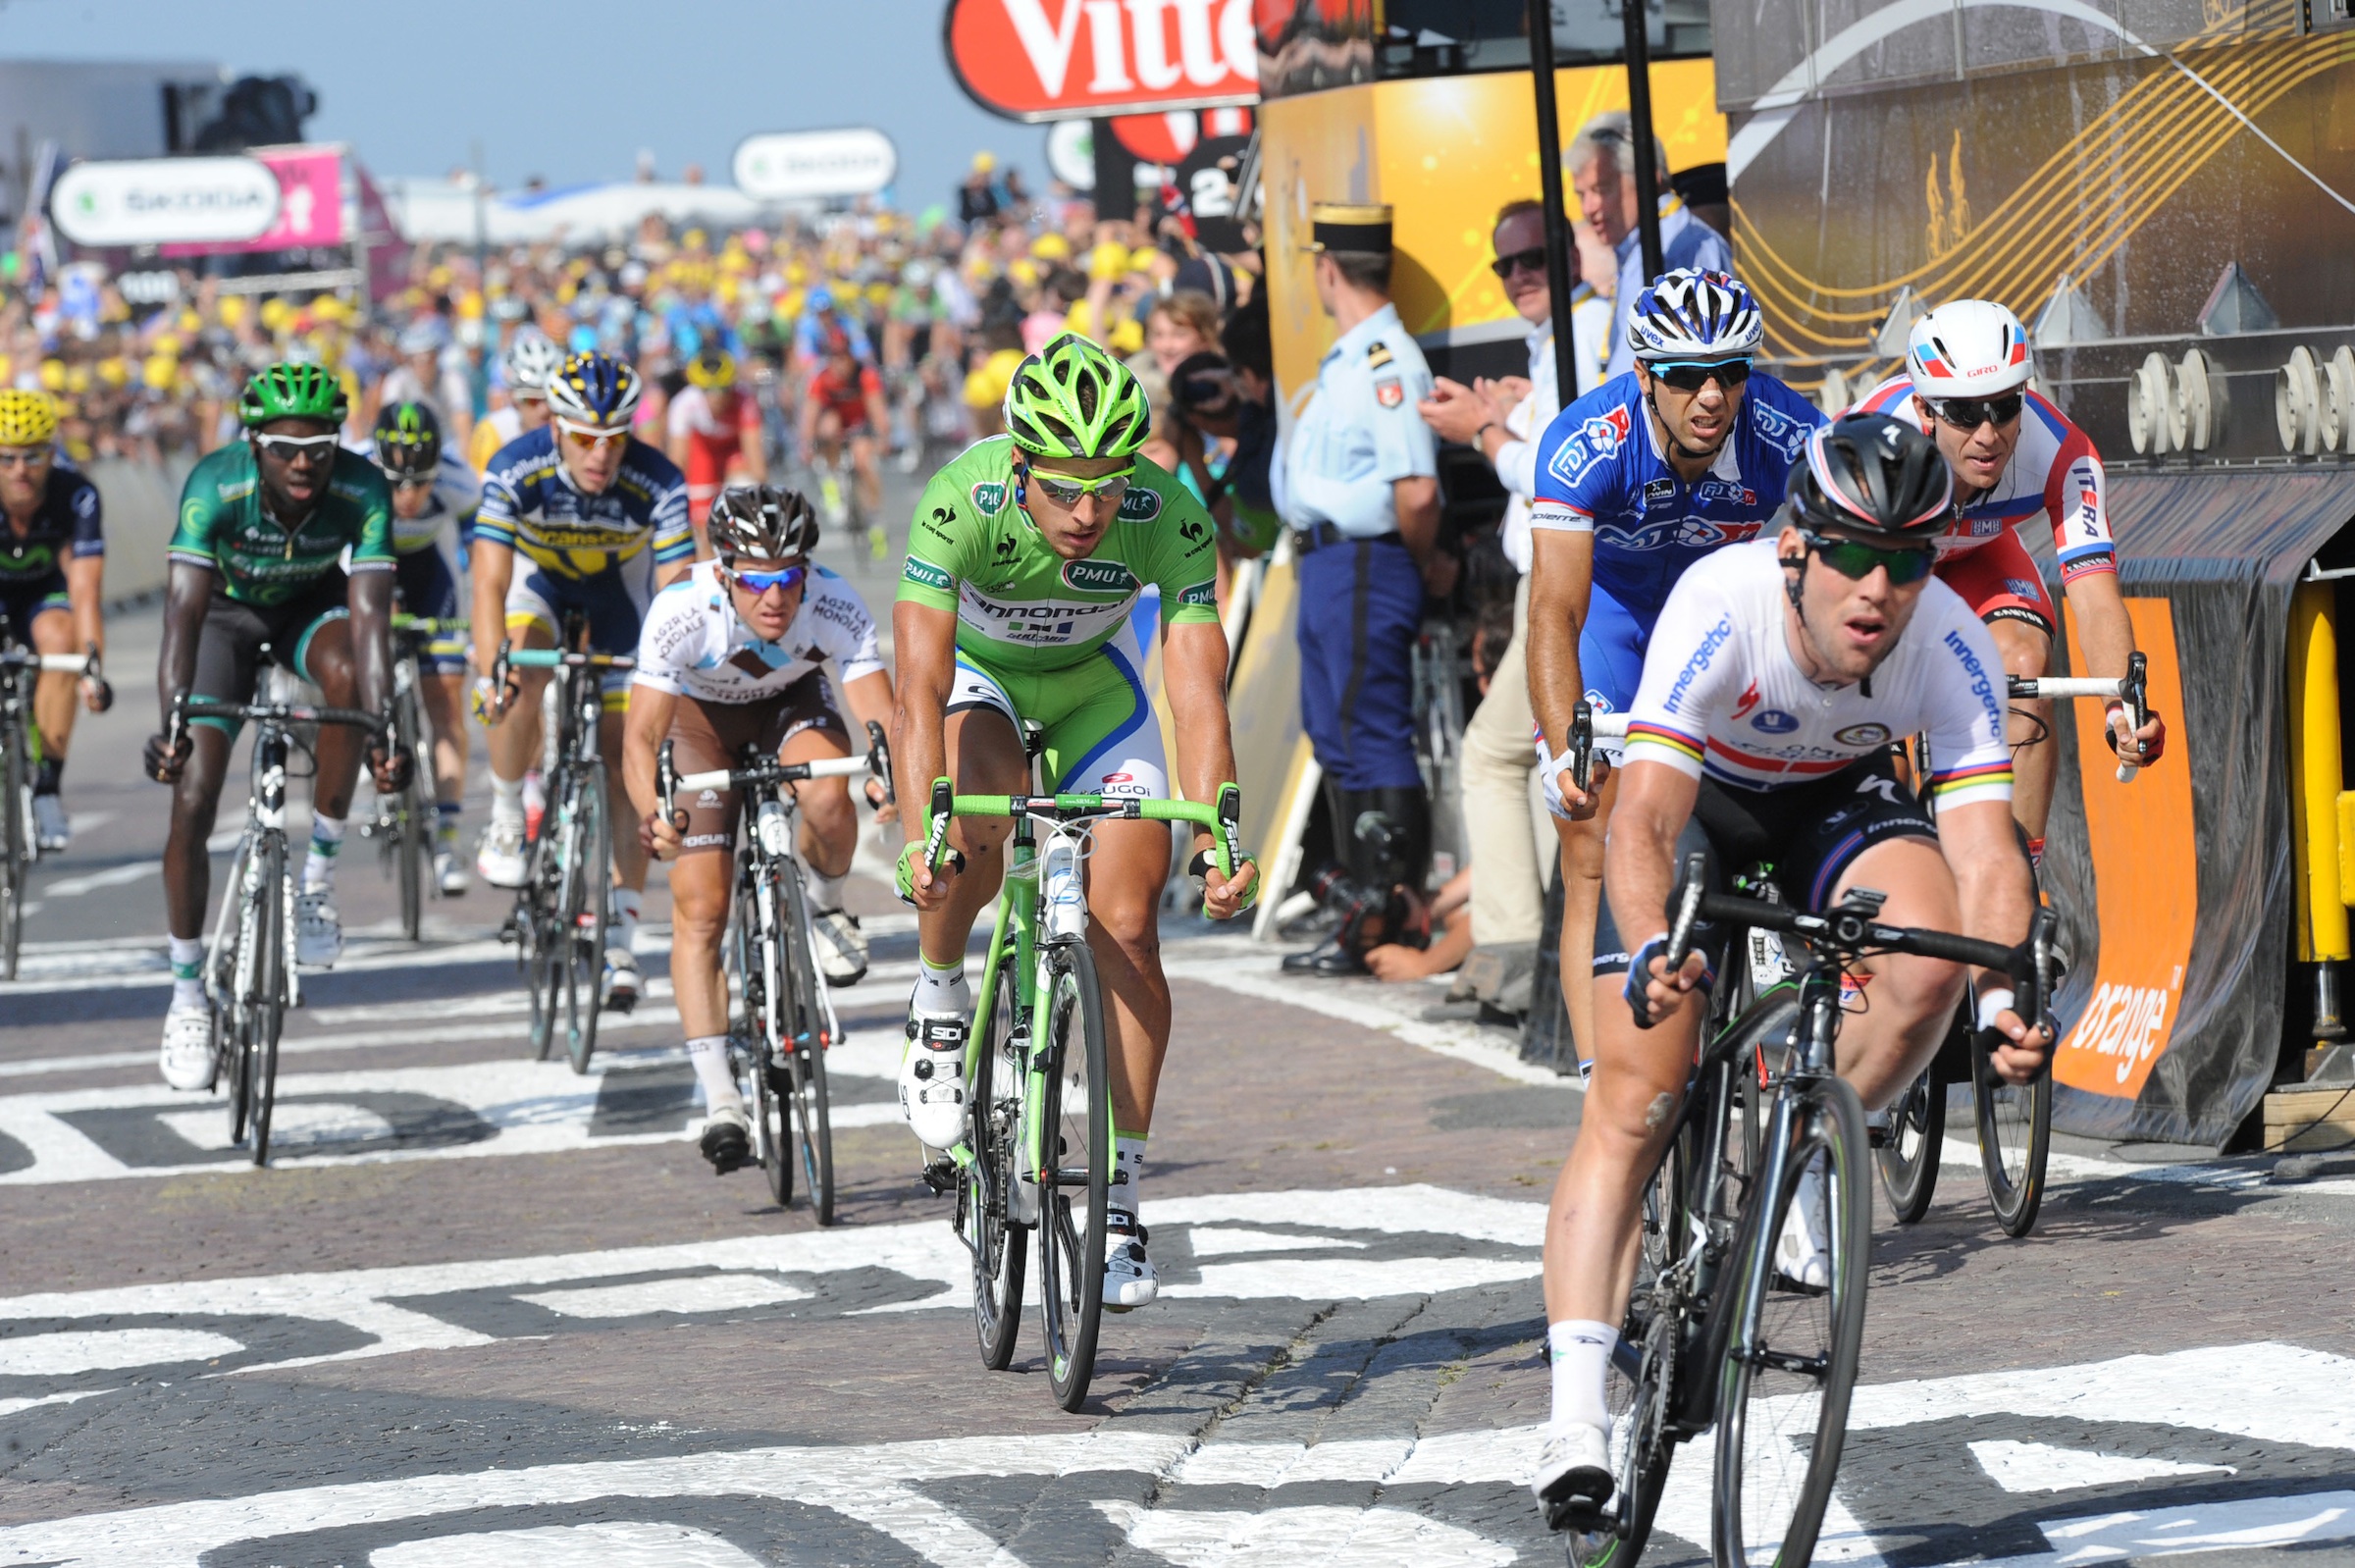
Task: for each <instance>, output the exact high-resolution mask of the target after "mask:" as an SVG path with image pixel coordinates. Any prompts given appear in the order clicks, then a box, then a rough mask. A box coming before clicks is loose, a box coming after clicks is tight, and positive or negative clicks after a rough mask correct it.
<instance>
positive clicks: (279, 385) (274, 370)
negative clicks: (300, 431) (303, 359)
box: [237, 363, 349, 430]
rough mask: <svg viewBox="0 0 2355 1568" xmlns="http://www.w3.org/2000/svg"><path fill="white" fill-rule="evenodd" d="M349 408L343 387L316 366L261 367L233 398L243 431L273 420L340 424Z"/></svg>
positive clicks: (283, 364)
mask: <svg viewBox="0 0 2355 1568" xmlns="http://www.w3.org/2000/svg"><path fill="white" fill-rule="evenodd" d="M348 406H349V405H348V404H347V403H346V402H345V400H344V397H343V384H342V383H341V382H340V381H338V380H337V379H336V378H335V376H334V375H333V374H332V373H330V372H328V371H326V370H324V369H322V368H321V367H319V366H317V365H295V364H285V363H281V364H276V365H265V366H263V367H262V368H261V369H260V370H257V371H255V372H254V374H253V379H252V380H251V381H249V382H247V383H246V384H245V391H244V392H243V394H241V395H240V396H239V397H238V398H237V419H238V421H239V422H240V423H241V424H243V425H244V427H245V428H246V429H247V430H251V429H253V428H254V427H255V426H257V425H267V424H269V423H270V422H271V421H272V420H274V419H318V420H324V421H325V422H326V423H328V424H330V425H340V424H341V423H343V413H344V410H345V408H346V407H348Z"/></svg>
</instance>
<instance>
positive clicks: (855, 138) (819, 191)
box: [734, 127, 900, 201]
mask: <svg viewBox="0 0 2355 1568" xmlns="http://www.w3.org/2000/svg"><path fill="white" fill-rule="evenodd" d="M734 168H735V175H736V188H737V189H739V190H741V191H743V192H744V193H745V194H746V195H748V196H750V197H752V198H753V199H754V200H755V201H815V200H819V199H822V198H824V197H828V196H871V195H873V194H874V193H875V192H876V191H878V190H881V189H882V188H883V187H884V186H885V185H888V184H890V183H891V182H892V178H893V176H895V175H897V174H898V173H899V169H900V155H899V150H898V149H897V148H895V147H894V146H893V145H892V144H891V138H890V137H889V136H887V135H885V134H884V133H883V132H882V131H871V130H867V129H865V128H864V127H859V128H852V129H847V130H842V131H780V132H772V133H770V134H767V135H759V136H747V137H745V138H744V140H742V141H740V142H738V143H737V144H736V158H735V164H734Z"/></svg>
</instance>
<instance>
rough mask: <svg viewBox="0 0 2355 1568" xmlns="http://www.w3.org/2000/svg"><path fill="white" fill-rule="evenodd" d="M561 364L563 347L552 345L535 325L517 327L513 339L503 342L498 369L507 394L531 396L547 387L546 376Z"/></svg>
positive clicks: (553, 372) (551, 373)
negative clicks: (504, 351)
mask: <svg viewBox="0 0 2355 1568" xmlns="http://www.w3.org/2000/svg"><path fill="white" fill-rule="evenodd" d="M562 363H564V350H563V349H561V348H558V347H557V346H556V345H555V342H554V340H551V339H550V338H549V336H548V334H546V333H544V332H542V331H541V330H540V329H539V328H537V327H525V328H522V329H521V330H519V331H518V332H517V333H516V334H515V337H514V340H513V341H511V342H509V343H508V344H507V352H506V357H505V359H504V360H502V361H501V362H500V364H501V370H502V373H503V375H504V377H505V380H506V384H507V392H508V394H509V395H513V394H515V393H517V392H531V393H534V394H535V395H537V394H540V393H544V392H547V390H548V378H549V377H550V376H552V375H554V374H555V373H556V367H557V366H558V365H561V364H562Z"/></svg>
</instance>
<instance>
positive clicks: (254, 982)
mask: <svg viewBox="0 0 2355 1568" xmlns="http://www.w3.org/2000/svg"><path fill="white" fill-rule="evenodd" d="M255 853H256V858H257V865H256V871H255V874H256V878H257V880H256V883H255V887H254V898H253V903H254V921H253V943H254V945H253V962H252V964H251V966H250V967H248V968H247V969H246V971H245V973H246V980H247V983H248V984H249V985H250V986H251V988H252V989H251V990H250V992H249V993H248V994H247V997H246V1002H245V1010H244V1011H245V1054H246V1068H245V1071H246V1074H247V1077H248V1079H249V1080H250V1082H251V1084H252V1101H253V1113H252V1116H253V1163H254V1164H255V1165H268V1164H269V1163H270V1113H271V1110H272V1108H273V1107H274V1106H275V1104H276V1102H277V1096H278V1031H279V1026H280V1024H281V1022H282V1021H283V1020H284V1016H285V1008H286V997H287V918H288V912H289V910H290V907H291V906H290V904H289V901H288V889H287V845H286V841H285V840H284V839H282V838H280V837H279V836H278V835H277V834H276V833H272V834H270V835H268V836H267V837H266V838H265V839H264V840H263V841H262V844H261V847H260V848H259V849H258V850H257V851H256V852H255Z"/></svg>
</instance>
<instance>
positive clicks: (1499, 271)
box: [1489, 245, 1545, 278]
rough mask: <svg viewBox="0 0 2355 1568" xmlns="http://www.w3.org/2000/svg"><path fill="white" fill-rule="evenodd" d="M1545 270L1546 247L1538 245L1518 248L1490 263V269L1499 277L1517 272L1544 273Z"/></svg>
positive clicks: (1506, 276)
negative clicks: (1522, 248) (1529, 247)
mask: <svg viewBox="0 0 2355 1568" xmlns="http://www.w3.org/2000/svg"><path fill="white" fill-rule="evenodd" d="M1544 270H1545V247H1544V245H1537V246H1534V247H1532V248H1531V249H1528V250H1516V251H1514V252H1513V253H1512V254H1511V255H1509V256H1498V257H1497V258H1496V259H1495V260H1494V261H1491V262H1490V263H1489V271H1491V272H1492V273H1494V274H1495V275H1496V276H1497V277H1499V278H1510V277H1512V275H1513V274H1515V273H1517V272H1534V273H1543V272H1544Z"/></svg>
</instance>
